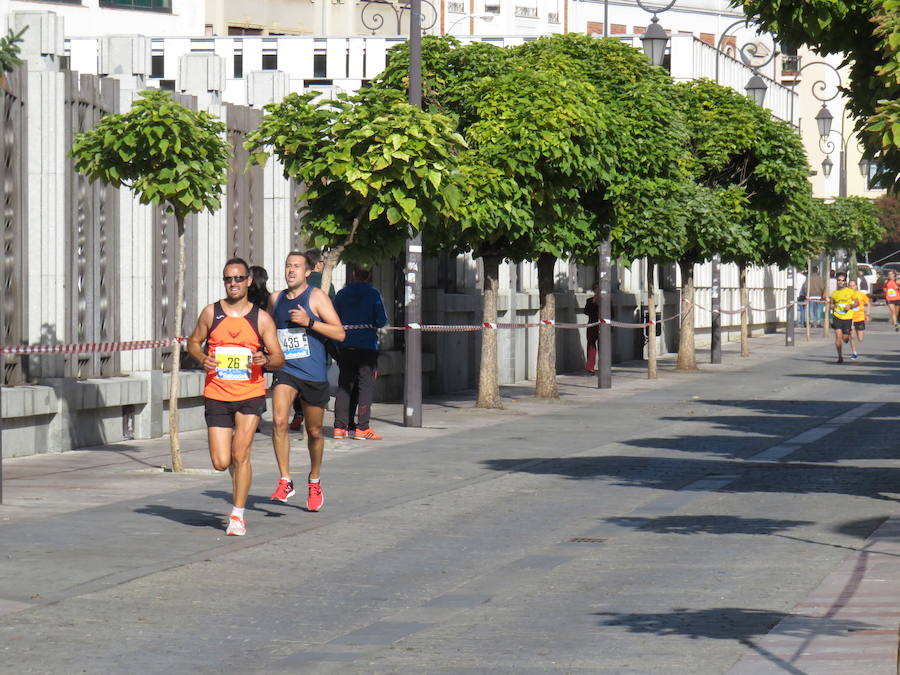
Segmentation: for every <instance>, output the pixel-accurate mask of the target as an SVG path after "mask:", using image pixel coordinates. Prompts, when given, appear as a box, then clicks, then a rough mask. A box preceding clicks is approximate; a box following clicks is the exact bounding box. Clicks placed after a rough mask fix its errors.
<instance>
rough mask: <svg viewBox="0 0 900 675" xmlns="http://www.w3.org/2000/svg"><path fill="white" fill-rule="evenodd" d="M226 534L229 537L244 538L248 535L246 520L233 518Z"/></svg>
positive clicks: (230, 519) (229, 522) (229, 520)
mask: <svg viewBox="0 0 900 675" xmlns="http://www.w3.org/2000/svg"><path fill="white" fill-rule="evenodd" d="M225 534H227V535H228V536H229V537H243V536H244V535H245V534H247V526H246V525H244V519H243V518H238V517H237V516H231V518H229V519H228V529H227V530H225Z"/></svg>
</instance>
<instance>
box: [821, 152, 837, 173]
mask: <svg viewBox="0 0 900 675" xmlns="http://www.w3.org/2000/svg"><path fill="white" fill-rule="evenodd" d="M833 168H834V162H832V161H831V157H829V156H828V155H825V159H823V160H822V175H823V176H825V178H828V177H829V176H830V175H831V170H832V169H833Z"/></svg>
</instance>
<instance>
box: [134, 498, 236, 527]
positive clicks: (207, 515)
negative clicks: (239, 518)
mask: <svg viewBox="0 0 900 675" xmlns="http://www.w3.org/2000/svg"><path fill="white" fill-rule="evenodd" d="M134 512H135V513H140V514H143V515H147V516H157V517H159V518H166V519H167V520H172V521H175V522H176V523H181V524H182V525H190V526H191V527H209V528H212V529H214V530H224V529H225V518H226V514H224V513H213V512H212V511H203V510H200V509H179V508H175V507H172V506H166V505H165V504H147V506H142V507H141V508H137V509H135V510H134Z"/></svg>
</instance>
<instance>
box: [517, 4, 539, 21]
mask: <svg viewBox="0 0 900 675" xmlns="http://www.w3.org/2000/svg"><path fill="white" fill-rule="evenodd" d="M516 16H523V17H526V18H528V19H536V18H538V8H537V7H518V6H517V7H516Z"/></svg>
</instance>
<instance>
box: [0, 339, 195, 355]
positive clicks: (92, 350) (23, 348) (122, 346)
mask: <svg viewBox="0 0 900 675" xmlns="http://www.w3.org/2000/svg"><path fill="white" fill-rule="evenodd" d="M186 339H187V338H182V337H178V338H168V339H166V340H131V341H129V342H87V343H82V344H68V345H10V346H8V347H0V354H110V353H112V352H128V351H133V350H136V349H157V348H159V347H169V346H171V345H172V344H173V343H175V342H184V341H185V340H186Z"/></svg>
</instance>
